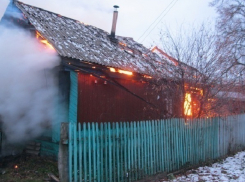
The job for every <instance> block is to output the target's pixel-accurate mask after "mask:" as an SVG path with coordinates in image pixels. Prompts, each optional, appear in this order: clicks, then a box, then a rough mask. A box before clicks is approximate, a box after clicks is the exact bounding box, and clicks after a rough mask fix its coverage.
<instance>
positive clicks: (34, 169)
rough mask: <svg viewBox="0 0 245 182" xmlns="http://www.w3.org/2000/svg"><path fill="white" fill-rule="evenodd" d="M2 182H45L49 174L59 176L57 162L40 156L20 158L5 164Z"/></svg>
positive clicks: (1, 177) (0, 178)
mask: <svg viewBox="0 0 245 182" xmlns="http://www.w3.org/2000/svg"><path fill="white" fill-rule="evenodd" d="M4 163H5V164H4V165H2V168H0V182H43V181H48V180H49V177H48V174H49V173H52V174H54V175H55V176H58V167H57V162H55V161H52V160H50V159H47V158H44V157H39V156H19V157H15V158H13V159H11V160H10V161H9V162H4Z"/></svg>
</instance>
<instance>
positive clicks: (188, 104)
mask: <svg viewBox="0 0 245 182" xmlns="http://www.w3.org/2000/svg"><path fill="white" fill-rule="evenodd" d="M191 109H192V108H191V94H190V93H186V94H185V102H184V114H185V115H186V116H191V115H192V111H191Z"/></svg>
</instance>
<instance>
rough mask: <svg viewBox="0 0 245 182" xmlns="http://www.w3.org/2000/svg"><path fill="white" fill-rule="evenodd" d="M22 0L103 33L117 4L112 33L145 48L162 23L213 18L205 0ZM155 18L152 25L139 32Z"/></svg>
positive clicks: (2, 2)
mask: <svg viewBox="0 0 245 182" xmlns="http://www.w3.org/2000/svg"><path fill="white" fill-rule="evenodd" d="M8 2H9V0H0V18H1V17H2V15H3V13H4V11H5V8H6V6H7V4H8ZM22 2H24V3H27V4H31V5H33V6H37V7H41V8H43V9H46V10H49V11H52V12H56V13H59V14H61V15H63V16H67V17H70V18H74V19H77V20H80V21H82V22H84V23H87V24H90V25H93V26H96V27H99V28H101V29H104V30H106V31H107V32H110V31H111V23H112V12H113V5H118V6H120V8H119V9H118V11H119V15H118V23H117V30H116V34H117V35H121V36H126V37H132V38H134V40H136V41H138V42H140V43H143V44H144V45H146V46H147V47H150V46H153V45H154V44H158V43H159V42H158V36H157V35H158V34H159V31H160V29H161V28H162V27H164V26H168V27H169V28H170V29H172V30H176V29H178V30H179V26H180V25H185V26H187V27H188V26H189V27H190V29H191V27H193V26H195V25H197V24H200V23H202V22H204V21H209V22H211V23H213V22H214V18H215V11H214V9H213V8H212V7H209V6H208V4H209V2H210V1H209V0H103V1H102V0H89V1H88V0H49V1H48V0H22ZM160 15H161V16H160ZM158 17H159V19H157V18H158ZM156 19H157V21H156V22H155V23H154V24H153V25H152V26H151V27H152V28H150V29H149V30H148V31H147V32H146V33H145V34H144V35H143V33H144V32H145V31H146V30H147V29H148V28H149V26H150V25H151V24H152V23H153V22H154V21H155V20H156ZM154 27H155V28H154ZM153 28H154V29H153ZM152 29H153V30H152ZM142 35H143V36H142Z"/></svg>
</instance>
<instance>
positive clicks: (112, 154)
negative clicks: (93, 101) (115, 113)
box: [68, 115, 245, 182]
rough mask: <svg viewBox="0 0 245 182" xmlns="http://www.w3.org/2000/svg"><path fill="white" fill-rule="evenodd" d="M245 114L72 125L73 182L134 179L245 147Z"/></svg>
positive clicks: (71, 163)
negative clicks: (193, 118) (194, 118)
mask: <svg viewBox="0 0 245 182" xmlns="http://www.w3.org/2000/svg"><path fill="white" fill-rule="evenodd" d="M244 131H245V115H239V116H230V117H227V118H225V119H222V118H211V119H199V120H188V121H185V120H183V119H168V120H157V121H139V122H130V123H129V122H119V123H100V124H98V123H84V124H83V125H81V124H77V123H69V141H68V143H69V144H68V145H69V147H68V148H69V181H75V182H77V181H80V182H82V181H85V182H87V181H89V182H91V181H98V182H116V181H118V182H119V181H127V182H128V181H134V180H137V179H142V178H144V177H145V176H148V175H154V174H156V173H160V172H171V171H175V170H178V169H181V168H183V167H187V166H191V165H196V164H200V163H201V162H205V161H208V160H213V159H217V158H220V157H224V156H225V155H227V154H228V153H231V152H235V151H239V150H242V149H244V147H245V132H244Z"/></svg>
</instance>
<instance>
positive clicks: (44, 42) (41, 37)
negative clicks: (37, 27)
mask: <svg viewBox="0 0 245 182" xmlns="http://www.w3.org/2000/svg"><path fill="white" fill-rule="evenodd" d="M36 38H37V39H38V40H39V41H40V42H41V43H43V44H44V45H45V46H47V47H48V48H50V49H52V50H54V47H53V46H52V45H51V44H50V43H49V42H48V41H47V40H46V39H44V38H43V36H42V35H41V34H40V33H39V32H38V31H36Z"/></svg>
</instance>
